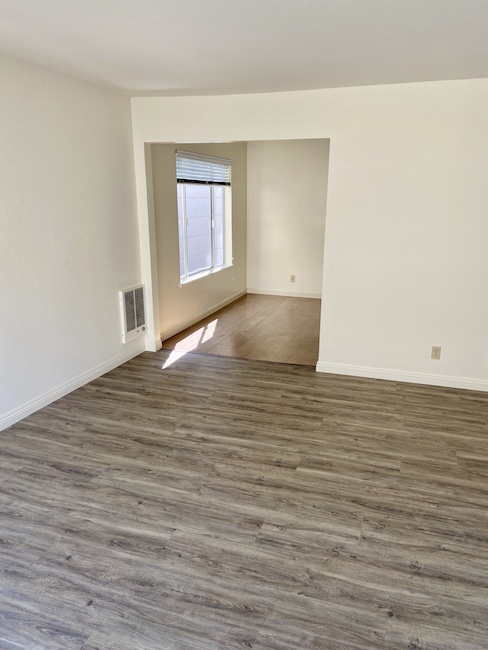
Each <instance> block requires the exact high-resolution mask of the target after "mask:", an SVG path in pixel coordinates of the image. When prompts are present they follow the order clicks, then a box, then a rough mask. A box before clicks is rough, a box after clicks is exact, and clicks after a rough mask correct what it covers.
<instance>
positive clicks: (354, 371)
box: [316, 361, 488, 392]
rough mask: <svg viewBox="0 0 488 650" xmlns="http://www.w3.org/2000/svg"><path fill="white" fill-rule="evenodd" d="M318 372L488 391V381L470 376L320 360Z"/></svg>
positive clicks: (317, 366)
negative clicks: (454, 375)
mask: <svg viewBox="0 0 488 650" xmlns="http://www.w3.org/2000/svg"><path fill="white" fill-rule="evenodd" d="M316 370H317V372H325V373H330V374H334V375H348V376H351V377H367V378H370V379H386V380H387V381H400V382H407V383H409V384H425V385H428V386H443V387H445V388H462V389H465V390H477V391H483V392H488V381H486V380H483V379H469V378H468V377H449V376H446V375H431V374H427V373H415V372H406V371H401V370H385V369H382V368H370V367H367V366H349V365H346V364H341V363H325V362H323V361H318V362H317V365H316Z"/></svg>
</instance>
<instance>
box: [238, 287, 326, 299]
mask: <svg viewBox="0 0 488 650" xmlns="http://www.w3.org/2000/svg"><path fill="white" fill-rule="evenodd" d="M247 293H256V294H258V295H259V296H284V297H287V298H318V299H320V298H322V294H321V293H303V292H300V291H268V290H266V289H248V290H247Z"/></svg>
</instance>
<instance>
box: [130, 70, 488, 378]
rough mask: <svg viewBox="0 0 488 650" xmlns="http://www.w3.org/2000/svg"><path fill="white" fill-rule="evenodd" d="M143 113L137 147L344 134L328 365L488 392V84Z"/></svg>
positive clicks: (328, 290) (324, 355)
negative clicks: (434, 352) (434, 353)
mask: <svg viewBox="0 0 488 650" xmlns="http://www.w3.org/2000/svg"><path fill="white" fill-rule="evenodd" d="M132 106H133V127H134V146H135V150H136V152H137V151H140V150H141V147H143V143H144V142H145V141H150V142H151V141H153V142H154V141H162V142H164V141H185V140H186V141H236V140H240V141H242V140H247V141H251V140H279V139H287V138H289V139H304V138H330V160H329V183H328V201H327V220H326V235H325V242H326V245H325V257H324V276H323V300H322V319H321V338H320V353H319V362H318V369H319V370H323V371H333V372H343V373H350V374H357V375H365V376H380V377H381V376H383V377H388V378H394V379H405V380H409V381H421V382H426V383H432V384H441V385H443V384H445V385H451V386H465V387H470V388H480V389H482V390H487V389H488V347H487V345H486V333H487V332H488V301H487V300H486V296H487V295H488V254H487V242H488V219H487V215H488V192H487V191H486V170H487V168H488V80H486V79H481V80H467V81H449V82H435V83H420V84H399V85H389V86H371V87H364V88H345V89H330V90H318V91H304V92H291V93H269V94H263V95H244V96H239V95H232V96H220V97H180V98H176V97H172V98H134V99H133V100H132ZM142 176H143V174H142V173H141V169H140V166H138V169H137V180H138V183H139V184H140V183H141V179H142ZM140 218H141V219H142V221H143V222H144V219H145V220H146V222H147V214H144V212H140ZM143 255H144V259H147V252H146V251H144V250H143ZM432 345H440V346H442V358H441V360H440V361H433V360H431V359H430V349H431V346H432Z"/></svg>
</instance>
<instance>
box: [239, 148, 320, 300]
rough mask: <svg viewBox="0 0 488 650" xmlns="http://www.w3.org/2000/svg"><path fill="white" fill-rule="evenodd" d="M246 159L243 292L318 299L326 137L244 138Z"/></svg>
mask: <svg viewBox="0 0 488 650" xmlns="http://www.w3.org/2000/svg"><path fill="white" fill-rule="evenodd" d="M247 163H248V173H247V206H248V219H247V289H248V291H249V293H269V294H276V295H282V296H303V297H308V298H320V297H321V294H322V274H323V261H324V231H325V212H326V204H327V175H328V164H329V141H328V140H280V141H274V142H269V141H267V142H250V143H249V145H248V150H247ZM291 275H295V283H291V282H290V276H291Z"/></svg>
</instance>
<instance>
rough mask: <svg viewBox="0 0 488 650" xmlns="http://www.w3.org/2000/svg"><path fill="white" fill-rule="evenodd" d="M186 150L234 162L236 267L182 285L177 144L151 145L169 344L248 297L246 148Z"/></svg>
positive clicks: (163, 328)
mask: <svg viewBox="0 0 488 650" xmlns="http://www.w3.org/2000/svg"><path fill="white" fill-rule="evenodd" d="M180 148H183V149H184V150H185V151H193V152H196V153H203V154H207V155H210V156H218V157H220V158H228V159H229V160H231V161H232V256H233V260H234V262H233V265H232V266H231V267H228V268H226V269H223V270H221V271H219V272H218V273H213V274H211V275H208V276H206V277H203V278H199V279H198V280H194V281H192V282H188V283H185V284H180V261H179V245H178V211H177V203H176V171H175V149H176V146H175V145H174V144H154V145H152V147H151V158H152V181H153V183H152V184H153V188H154V219H155V232H156V249H157V268H158V289H159V290H158V299H159V327H160V332H161V339H162V340H163V341H164V340H165V339H167V338H169V337H170V336H172V335H173V334H176V333H177V332H179V331H181V330H183V329H185V328H186V327H188V326H189V325H191V324H193V323H196V322H198V321H199V320H201V319H202V318H203V317H205V316H207V315H208V314H211V313H212V312H214V311H216V310H217V309H219V308H220V307H223V306H224V305H226V304H228V303H229V302H231V301H232V300H235V299H236V298H237V297H239V296H242V295H244V294H245V293H246V201H247V197H246V175H247V164H246V144H245V143H243V142H241V143H234V144H185V145H184V146H182V147H180Z"/></svg>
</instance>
